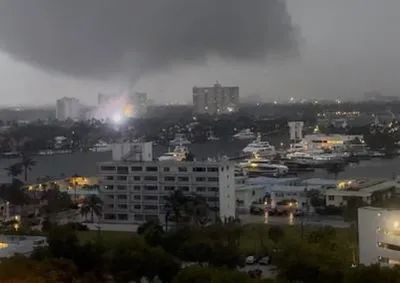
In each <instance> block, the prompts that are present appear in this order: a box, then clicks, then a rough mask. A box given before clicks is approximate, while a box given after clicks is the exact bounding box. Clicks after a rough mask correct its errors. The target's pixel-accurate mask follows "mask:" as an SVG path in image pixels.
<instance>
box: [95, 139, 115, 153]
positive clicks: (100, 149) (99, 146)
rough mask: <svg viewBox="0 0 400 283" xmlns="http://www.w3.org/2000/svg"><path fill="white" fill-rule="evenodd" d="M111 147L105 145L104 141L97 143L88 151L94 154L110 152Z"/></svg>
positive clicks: (110, 145)
mask: <svg viewBox="0 0 400 283" xmlns="http://www.w3.org/2000/svg"><path fill="white" fill-rule="evenodd" d="M112 148H113V145H112V144H109V143H106V142H104V141H98V142H97V143H96V144H95V145H94V146H93V147H92V148H90V151H94V152H106V151H112Z"/></svg>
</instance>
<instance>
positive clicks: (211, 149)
mask: <svg viewBox="0 0 400 283" xmlns="http://www.w3.org/2000/svg"><path fill="white" fill-rule="evenodd" d="M248 142H249V141H231V142H226V141H213V142H207V143H204V144H193V145H189V149H190V150H191V151H192V152H193V153H194V155H195V156H196V158H197V159H202V158H207V157H215V156H223V155H227V156H235V155H238V154H240V151H241V149H242V148H243V147H245V146H246V144H247V143H248ZM270 142H271V143H272V144H274V145H275V146H277V147H279V146H280V144H281V143H282V142H283V143H287V139H286V137H274V138H271V139H270ZM166 151H168V148H167V147H165V146H159V145H157V146H154V147H153V155H154V157H157V156H159V155H160V154H162V153H164V152H166ZM110 160H111V152H99V153H93V152H76V153H73V154H64V155H52V156H35V161H36V162H37V163H36V165H35V166H33V168H32V170H31V171H30V172H29V174H28V181H29V182H35V181H36V180H37V178H43V177H46V176H49V177H50V178H51V179H60V178H65V177H67V176H72V175H74V174H78V175H84V176H94V175H96V171H97V166H96V164H97V163H98V162H102V161H110ZM16 162H18V159H0V173H1V171H2V174H3V176H4V175H5V174H6V173H5V171H4V168H7V167H9V166H10V165H12V164H14V163H16ZM397 174H400V158H394V159H372V160H366V161H361V162H360V163H358V164H350V165H349V166H347V167H346V169H345V171H344V172H341V173H340V174H339V178H346V179H349V178H355V179H361V178H385V179H387V178H393V176H394V175H397ZM302 176H305V177H306V176H307V177H321V178H334V176H333V175H330V174H328V173H327V172H326V171H325V170H322V169H321V170H317V171H315V172H313V173H307V174H306V175H302Z"/></svg>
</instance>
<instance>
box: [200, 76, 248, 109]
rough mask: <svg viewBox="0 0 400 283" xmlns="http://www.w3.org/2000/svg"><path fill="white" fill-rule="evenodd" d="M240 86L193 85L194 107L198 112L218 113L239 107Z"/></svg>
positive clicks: (217, 84) (218, 84)
mask: <svg viewBox="0 0 400 283" xmlns="http://www.w3.org/2000/svg"><path fill="white" fill-rule="evenodd" d="M239 103H240V102H239V87H238V86H233V87H227V86H221V84H220V83H218V82H217V83H216V84H214V86H212V87H193V107H194V113H196V114H208V115H218V114H226V113H231V112H235V111H237V110H238V109H239Z"/></svg>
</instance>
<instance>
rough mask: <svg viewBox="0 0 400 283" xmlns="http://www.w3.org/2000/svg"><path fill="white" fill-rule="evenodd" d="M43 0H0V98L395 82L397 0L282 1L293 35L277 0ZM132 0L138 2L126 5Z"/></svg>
mask: <svg viewBox="0 0 400 283" xmlns="http://www.w3.org/2000/svg"><path fill="white" fill-rule="evenodd" d="M49 1H50V0H31V1H25V0H0V48H1V49H2V50H3V51H2V52H1V53H0V75H1V78H2V80H0V94H1V97H2V102H1V104H2V105H5V104H13V105H15V104H25V105H26V104H29V105H33V104H35V105H38V104H44V103H46V104H49V103H53V101H54V100H55V99H56V98H57V97H61V96H76V97H79V98H80V99H82V101H84V102H85V103H90V104H94V103H95V101H96V96H97V93H98V92H106V93H107V92H110V93H113V92H118V91H123V90H126V89H128V88H129V87H130V86H131V85H134V86H135V87H134V89H135V90H137V91H146V92H147V93H148V94H149V96H150V97H151V98H154V99H155V100H157V101H172V100H179V101H181V102H185V101H186V102H189V101H191V88H192V86H193V85H198V86H199V85H210V84H213V83H214V82H215V81H216V80H219V81H220V82H221V83H222V84H226V85H239V86H240V87H241V94H242V95H243V96H244V95H245V94H260V96H261V97H263V98H264V99H265V100H274V99H278V98H286V97H290V96H294V97H299V98H300V97H315V98H339V97H347V98H350V99H351V98H357V97H360V96H362V94H363V92H364V91H371V90H380V91H381V92H382V93H385V94H389V95H397V94H398V93H399V91H400V80H399V79H398V78H397V76H398V74H400V56H398V54H397V53H398V52H399V51H398V50H400V29H399V28H398V26H400V18H398V16H397V13H398V11H400V1H398V0H334V1H332V0H288V1H287V3H288V11H289V13H290V14H291V17H292V21H293V23H294V25H297V26H299V27H300V34H301V38H302V39H300V40H298V41H297V44H295V41H294V39H295V38H296V39H298V33H297V29H296V27H295V28H293V27H292V26H291V25H290V21H289V20H290V19H289V20H288V16H287V14H286V13H285V11H284V9H282V7H281V6H276V5H277V4H276V3H277V2H282V1H281V0H275V1H274V0H248V1H242V0H218V1H217V0H204V1H202V2H201V3H203V2H204V6H203V5H201V4H198V5H197V4H196V5H197V6H196V7H195V8H193V3H200V2H199V1H191V0H185V1H184V0H170V1H168V2H166V3H169V5H168V7H165V6H163V5H162V4H159V5H158V6H157V4H156V5H155V6H154V5H153V4H143V3H162V1H161V0H159V2H158V1H156V0H155V1H144V0H143V1H140V0H120V2H121V3H123V4H121V5H117V6H118V7H115V5H114V6H107V5H108V3H111V1H107V0H90V1H89V0H86V1H84V3H90V2H95V3H100V4H102V5H103V6H101V5H100V7H101V9H100V8H99V9H100V10H99V9H97V8H93V6H91V5H89V4H87V7H80V9H76V6H74V4H76V3H78V2H79V0H71V1H68V2H66V1H64V0H52V3H55V4H54V5H49V3H50V2H49ZM227 1H228V2H227ZM132 2H136V3H135V5H143V6H141V9H138V10H139V11H134V12H128V11H131V10H130V9H128V8H131V7H130V5H131V4H132ZM140 2H142V3H140ZM164 2H165V1H164ZM188 2H189V3H190V2H191V3H190V5H188V4H187V3H188ZM216 2H219V3H220V4H218V5H214V6H213V5H212V4H210V3H216ZM31 3H32V4H31ZM57 3H58V4H60V3H62V4H60V5H57ZM66 3H72V4H66ZM114 3H115V2H114ZM226 3H230V5H227V4H226ZM243 3H247V4H246V5H244V4H243ZM4 5H5V6H4ZM43 5H45V6H43ZM124 5H125V6H124ZM126 5H127V6H126ZM22 7H23V9H22ZM210 7H213V9H212V10H211V12H210ZM156 8H157V9H156ZM268 8H269V9H268ZM96 9H97V10H96ZM120 9H122V10H123V11H125V12H124V13H122V12H121V10H120ZM185 9H188V10H185ZM183 11H186V12H185V13H183ZM210 13H211V14H210ZM131 14H132V15H134V17H132V18H134V19H135V21H133V25H132V23H131V22H129V23H128V22H127V19H129V21H130V20H131ZM99 15H100V16H99ZM115 15H119V17H117V20H116V19H115ZM238 17H239V18H238ZM111 18H112V19H113V20H111ZM176 18H178V20H175V21H172V20H171V19H176ZM221 19H225V20H223V21H221ZM266 19H268V20H266ZM110 22H112V23H114V24H112V25H111V24H110ZM115 22H116V24H115ZM99 23H101V24H99ZM155 23H158V24H155ZM160 23H161V24H160ZM215 23H223V24H220V25H218V26H217V25H216V24H215ZM126 26H130V27H131V26H134V27H135V28H134V29H133V30H132V29H124V27H126ZM116 30H118V31H121V30H122V32H121V33H116ZM127 34H129V35H130V36H127ZM221 35H224V36H221ZM127 38H129V40H128V39H127ZM299 53H300V55H298V54H299ZM75 55H76V56H75ZM132 65H134V66H135V67H134V68H132V67H131V66H132Z"/></svg>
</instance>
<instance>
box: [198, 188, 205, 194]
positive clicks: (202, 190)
mask: <svg viewBox="0 0 400 283" xmlns="http://www.w3.org/2000/svg"><path fill="white" fill-rule="evenodd" d="M205 191H206V188H205V187H197V188H196V192H199V193H202V192H205Z"/></svg>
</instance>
